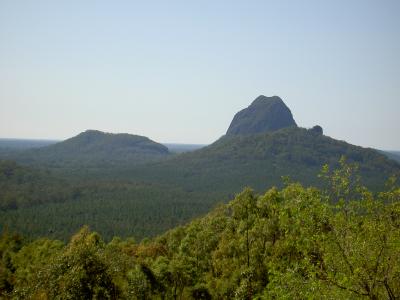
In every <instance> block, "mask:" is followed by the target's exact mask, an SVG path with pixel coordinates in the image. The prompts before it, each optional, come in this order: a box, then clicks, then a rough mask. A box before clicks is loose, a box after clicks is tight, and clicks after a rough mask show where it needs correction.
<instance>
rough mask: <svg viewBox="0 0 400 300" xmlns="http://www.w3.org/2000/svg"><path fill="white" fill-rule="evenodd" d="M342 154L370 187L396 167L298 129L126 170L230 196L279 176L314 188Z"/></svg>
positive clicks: (369, 152)
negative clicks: (324, 168)
mask: <svg viewBox="0 0 400 300" xmlns="http://www.w3.org/2000/svg"><path fill="white" fill-rule="evenodd" d="M341 156H345V157H346V158H347V160H348V161H349V162H354V163H357V164H358V165H359V166H360V172H361V174H362V176H363V177H364V178H365V181H364V183H365V184H366V185H368V186H369V187H370V188H372V189H376V188H379V187H381V186H382V185H383V184H384V182H385V180H387V178H388V177H389V176H391V175H393V174H400V165H399V164H397V163H395V162H394V161H391V160H389V159H387V158H386V157H385V156H384V155H382V154H380V153H379V152H377V151H375V150H373V149H367V148H362V147H358V146H354V145H351V144H348V143H346V142H343V141H338V140H335V139H332V138H329V137H327V136H324V135H321V134H319V133H315V132H314V131H312V130H307V129H303V128H284V129H281V130H278V131H275V132H267V133H261V134H254V135H240V136H224V137H222V138H221V139H219V140H218V141H216V142H215V143H213V144H212V145H210V146H208V147H205V148H203V149H200V150H197V151H194V152H191V153H185V154H181V155H179V156H176V157H173V158H171V159H169V160H166V161H163V162H158V163H154V164H151V165H147V166H146V167H139V168H137V169H135V170H131V172H130V174H131V176H133V177H134V178H135V177H136V178H140V179H141V180H152V181H155V180H156V181H159V182H163V183H169V184H178V185H180V186H183V187H185V188H186V189H187V190H189V191H190V190H191V191H204V190H207V189H212V190H213V191H221V192H222V191H223V192H225V193H226V192H229V193H233V192H235V191H238V190H240V189H242V188H243V187H245V186H251V187H254V188H256V189H259V190H262V189H265V188H268V187H271V186H273V185H281V184H282V176H289V177H290V178H291V179H292V180H296V181H300V182H302V183H304V184H313V185H319V182H318V179H317V174H318V173H319V172H320V170H321V168H322V166H323V165H324V164H330V165H332V166H334V165H336V164H337V163H338V161H339V159H340V158H341Z"/></svg>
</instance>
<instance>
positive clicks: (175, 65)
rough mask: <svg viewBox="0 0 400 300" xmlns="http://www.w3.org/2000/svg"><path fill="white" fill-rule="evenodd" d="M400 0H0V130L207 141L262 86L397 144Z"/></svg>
mask: <svg viewBox="0 0 400 300" xmlns="http://www.w3.org/2000/svg"><path fill="white" fill-rule="evenodd" d="M399 56H400V1H398V0H395V1H384V0H380V1H378V0H376V1H368V0H360V1H351V0H346V1H337V0H335V1H320V0H316V1H281V0H280V1H86V0H85V1H53V0H52V1H38V0H36V1H33V0H32V1H29V0H27V1H15V0H10V1H5V0H0V137H15V138H55V139H64V138H68V137H71V136H73V135H76V134H78V133H79V132H81V131H84V130H86V129H99V130H103V131H108V132H128V133H133V134H140V135H146V136H148V137H150V138H152V139H154V140H156V141H160V142H181V143H211V142H212V141H214V140H216V139H217V138H219V137H220V136H221V135H222V134H224V133H225V131H226V129H227V128H228V126H229V123H230V121H231V119H232V117H233V115H234V114H235V113H236V112H237V111H238V110H240V109H242V108H244V107H246V106H248V105H249V104H250V102H251V101H252V100H253V99H254V98H256V97H257V96H258V95H260V94H264V95H266V96H271V95H279V96H280V97H281V98H282V99H283V100H284V101H285V103H286V104H287V105H288V106H289V107H290V109H291V110H292V113H293V115H294V118H295V120H296V121H297V123H298V124H299V125H300V126H302V127H311V126H313V125H315V124H319V125H321V126H322V127H323V128H324V130H325V133H326V134H327V135H329V136H332V137H334V138H337V139H341V140H346V141H348V142H350V143H353V144H357V145H362V146H369V147H376V148H381V149H400V125H399V119H400V57H399Z"/></svg>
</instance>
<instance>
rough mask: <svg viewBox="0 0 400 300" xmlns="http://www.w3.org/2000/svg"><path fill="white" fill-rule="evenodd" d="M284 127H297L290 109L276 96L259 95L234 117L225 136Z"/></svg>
mask: <svg viewBox="0 0 400 300" xmlns="http://www.w3.org/2000/svg"><path fill="white" fill-rule="evenodd" d="M285 127H297V125H296V122H295V121H294V119H293V116H292V113H291V112H290V109H289V108H288V107H287V106H286V105H285V103H283V101H282V99H281V98H279V97H278V96H273V97H265V96H262V95H261V96H259V97H257V98H256V99H255V100H254V101H253V102H252V103H251V105H250V106H249V107H247V108H245V109H243V110H241V111H239V112H238V113H237V114H236V115H235V117H234V118H233V120H232V122H231V125H230V126H229V128H228V131H227V132H226V134H227V135H237V134H254V133H261V132H268V131H274V130H278V129H281V128H285Z"/></svg>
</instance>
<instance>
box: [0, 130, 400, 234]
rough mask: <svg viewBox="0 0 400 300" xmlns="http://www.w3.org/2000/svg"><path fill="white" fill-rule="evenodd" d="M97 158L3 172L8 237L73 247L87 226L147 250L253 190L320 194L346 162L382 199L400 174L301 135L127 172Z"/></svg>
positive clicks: (257, 139) (256, 139)
mask: <svg viewBox="0 0 400 300" xmlns="http://www.w3.org/2000/svg"><path fill="white" fill-rule="evenodd" d="M89 135H90V136H92V133H91V132H89ZM85 136H86V137H87V134H86V135H84V137H85ZM92 137H93V136H92ZM122 137H124V136H122ZM104 138H106V140H107V139H108V138H111V139H114V138H116V137H115V136H114V135H111V136H107V135H106V136H105V137H104V135H102V134H100V140H99V141H97V139H95V141H96V142H95V145H96V147H97V146H98V145H102V144H103V143H104ZM117 138H118V141H119V142H121V141H120V138H121V136H118V137H117ZM128 138H129V139H130V138H131V137H128ZM81 140H82V136H80V138H79V145H81V144H82V142H81ZM73 141H74V140H73ZM70 142H71V141H69V142H68V145H69V146H68V147H72V146H70V145H71V144H70ZM113 143H114V142H112V143H111V144H113ZM64 145H65V144H64ZM55 146H56V144H55V145H51V146H49V147H55ZM110 147H111V146H107V147H106V148H107V149H110ZM112 147H116V146H115V145H114V146H112ZM112 147H111V148H112ZM156 147H158V146H157V145H156ZM90 148H92V146H91V147H90ZM51 149H53V148H50V150H51ZM68 149H69V148H68ZM78 149H79V147H76V148H75V150H74V151H77V150H78ZM35 150H36V149H35ZM46 151H49V150H46ZM51 151H52V150H51ZM74 151H72V150H71V152H74ZM65 152H67V151H66V150H65ZM58 153H60V152H58ZM100 153H101V152H100ZM85 155H89V154H85ZM91 155H92V156H93V159H92V161H91V164H89V163H88V164H83V165H82V164H80V163H79V162H80V160H79V159H78V160H77V162H76V163H72V164H70V163H63V161H62V159H61V158H60V160H57V161H58V163H57V164H53V163H52V161H53V157H52V156H50V157H49V160H50V162H49V163H43V164H37V165H35V164H33V165H32V164H28V165H27V164H24V163H23V162H19V163H17V164H15V163H12V162H2V163H0V176H1V178H0V186H1V191H0V220H1V221H0V226H1V228H3V227H4V226H8V227H9V228H10V229H11V230H16V231H18V232H20V233H22V234H24V235H26V236H29V237H43V236H47V237H52V238H56V239H61V240H67V239H68V238H69V237H70V236H71V235H72V234H73V233H74V232H76V231H77V230H78V229H79V228H80V227H81V226H82V225H84V224H88V225H89V226H90V227H91V228H92V229H93V230H95V231H97V232H99V233H100V234H101V235H102V236H103V238H104V239H105V240H106V241H109V240H111V239H112V237H113V236H115V235H118V236H121V237H128V236H132V235H133V236H135V238H137V239H139V240H140V239H142V238H144V237H149V236H154V235H157V234H160V233H162V232H164V231H166V230H168V229H170V228H173V227H174V226H177V225H180V224H183V223H185V222H188V221H189V220H191V219H192V218H193V217H196V216H200V215H203V214H205V213H206V212H208V211H209V210H210V209H212V208H213V207H214V206H215V205H216V204H217V203H220V202H227V201H228V200H229V199H231V198H232V197H233V195H235V194H236V193H238V192H239V191H240V190H242V189H243V188H244V187H246V186H251V187H253V188H254V189H255V191H256V192H261V191H263V190H265V189H268V188H270V187H272V186H277V187H282V177H289V178H291V180H293V181H298V182H301V183H302V184H303V185H304V186H316V187H323V182H322V181H321V180H320V179H319V178H318V177H317V174H318V173H319V171H320V170H321V167H322V166H323V164H325V163H328V164H329V165H331V166H332V167H335V166H337V164H338V163H337V162H338V160H339V159H340V157H341V156H342V155H344V156H346V157H347V159H348V161H349V162H354V163H357V164H358V165H359V167H360V170H359V171H360V174H361V175H362V178H363V184H365V185H366V186H367V187H368V188H370V189H371V190H373V191H378V190H380V189H382V187H383V186H384V183H385V178H388V177H389V176H391V175H398V174H400V166H399V165H398V164H397V163H396V162H394V161H391V160H389V159H388V158H386V157H385V156H384V155H382V154H380V153H378V152H377V151H375V150H373V149H366V148H362V147H357V146H353V145H350V144H348V143H345V142H342V141H337V140H334V139H332V138H329V137H326V136H324V135H322V134H321V133H319V132H315V131H314V130H307V129H303V128H283V129H281V130H277V131H274V132H266V133H261V134H253V135H240V136H224V137H222V138H220V139H219V140H218V141H216V142H215V143H213V144H211V145H209V146H206V147H204V148H202V149H199V150H196V151H192V152H188V153H181V154H174V155H173V154H167V155H166V156H165V157H164V156H162V157H161V158H160V159H159V160H157V161H147V162H141V163H134V162H131V163H129V162H128V161H129V160H132V159H133V158H132V156H130V157H128V158H124V157H123V156H121V159H126V160H127V161H126V163H109V164H102V163H101V162H99V161H97V163H93V162H94V161H96V159H97V156H96V152H95V151H94V152H93V153H92V154H91ZM78 158H79V156H78ZM115 161H116V160H114V162H115Z"/></svg>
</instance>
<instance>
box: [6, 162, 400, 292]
mask: <svg viewBox="0 0 400 300" xmlns="http://www.w3.org/2000/svg"><path fill="white" fill-rule="evenodd" d="M355 171H356V170H355V169H354V168H353V166H352V165H349V164H347V163H346V162H345V160H344V159H342V160H341V161H340V168H339V169H337V170H333V171H332V172H329V170H328V168H326V167H325V168H324V170H323V173H322V174H323V175H321V176H323V177H324V178H325V179H326V180H327V182H328V185H327V189H326V190H320V189H317V188H313V187H310V188H305V187H303V186H302V185H301V184H298V183H288V184H287V185H286V186H285V187H284V188H283V189H280V190H279V189H277V188H275V187H273V188H271V189H269V190H268V191H266V192H265V193H264V194H260V195H258V194H256V193H255V192H254V191H253V190H251V189H249V188H246V189H245V190H244V191H243V192H241V193H239V194H238V195H237V196H236V197H235V198H234V199H233V200H232V201H231V202H230V203H228V204H226V205H220V206H218V207H217V208H215V209H214V210H213V211H211V212H210V213H209V214H208V215H206V216H204V217H203V218H199V219H196V220H193V221H192V222H191V223H189V224H187V225H186V226H181V227H177V228H175V229H173V230H170V231H168V232H166V233H165V234H163V235H161V236H158V237H156V238H154V239H146V240H143V241H142V242H141V243H139V244H137V243H135V241H134V240H133V239H127V240H122V239H120V238H117V237H115V238H114V239H112V240H111V241H110V242H109V243H108V244H106V243H104V242H103V241H102V239H101V238H100V236H99V235H98V234H97V233H94V232H91V231H89V230H88V228H87V227H83V228H82V229H81V230H80V231H79V232H78V233H77V234H75V235H74V236H73V237H72V239H71V241H70V242H69V243H68V244H67V245H66V246H64V245H63V244H62V243H61V242H58V241H52V240H48V239H39V240H36V241H33V242H31V243H25V244H24V243H23V242H22V240H21V239H20V238H19V237H18V236H15V235H14V236H13V235H10V234H8V233H7V232H5V233H4V234H3V236H2V238H1V240H0V241H1V243H0V253H1V255H2V261H1V269H0V270H2V273H1V274H2V277H1V280H2V281H1V283H2V285H1V292H2V295H3V296H6V297H14V298H17V299H20V298H34V299H99V298H100V299H321V298H322V299H363V298H365V299H385V298H386V299H398V298H399V297H400V288H399V287H400V221H399V220H400V218H399V217H400V188H399V187H398V186H397V185H396V180H395V178H394V177H391V178H390V179H389V181H388V183H387V188H386V190H384V191H382V192H380V193H378V194H373V193H371V192H370V191H369V190H367V189H366V188H365V187H363V186H362V185H361V184H360V181H359V180H355V181H353V179H357V177H358V176H357V175H356V173H355ZM4 270H5V272H4Z"/></svg>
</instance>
